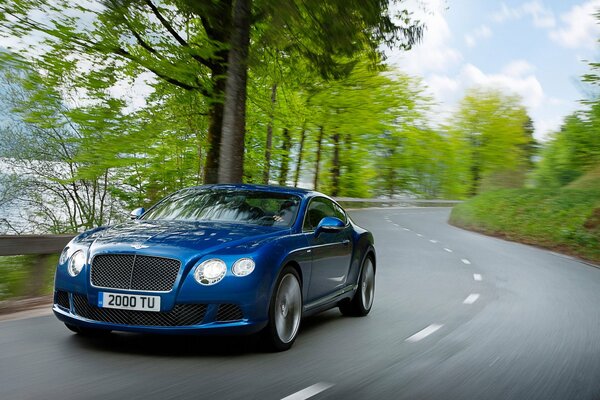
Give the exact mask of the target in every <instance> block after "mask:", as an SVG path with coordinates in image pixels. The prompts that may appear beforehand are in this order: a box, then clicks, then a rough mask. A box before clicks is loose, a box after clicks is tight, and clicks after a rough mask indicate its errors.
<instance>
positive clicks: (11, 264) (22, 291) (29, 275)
mask: <svg viewBox="0 0 600 400" xmlns="http://www.w3.org/2000/svg"><path fill="white" fill-rule="evenodd" d="M37 261H38V256H9V257H0V301H1V300H6V299H12V298H16V297H30V296H32V295H33V296H40V295H46V294H50V293H52V287H53V286H54V271H55V269H56V268H55V267H56V264H57V263H58V254H57V255H54V256H51V257H48V258H47V259H46V260H45V262H44V263H43V264H42V265H40V266H39V267H40V268H39V269H38V268H35V266H36V263H37ZM40 281H41V282H40ZM34 282H35V284H39V290H40V292H39V293H31V284H32V283H34Z"/></svg>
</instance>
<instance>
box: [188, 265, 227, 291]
mask: <svg viewBox="0 0 600 400" xmlns="http://www.w3.org/2000/svg"><path fill="white" fill-rule="evenodd" d="M226 272H227V265H225V262H223V261H222V260H219V259H217V258H213V259H211V260H206V261H204V262H203V263H202V264H200V265H198V266H197V267H196V272H194V278H195V279H196V281H197V282H198V283H199V284H201V285H205V286H208V285H214V284H215V283H217V282H219V281H220V280H221V279H223V278H224V277H225V273H226Z"/></svg>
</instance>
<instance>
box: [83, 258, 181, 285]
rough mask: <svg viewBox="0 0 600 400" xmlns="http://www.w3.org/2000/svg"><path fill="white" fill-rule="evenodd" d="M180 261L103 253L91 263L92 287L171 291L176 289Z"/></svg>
mask: <svg viewBox="0 0 600 400" xmlns="http://www.w3.org/2000/svg"><path fill="white" fill-rule="evenodd" d="M180 267H181V262H180V261H179V260H173V259H171V258H163V257H152V256H138V255H134V254H101V255H98V256H96V257H94V259H93V260H92V271H91V280H92V285H94V286H97V287H104V288H113V289H132V290H147V291H156V292H159V291H164V292H166V291H169V290H171V289H173V285H174V284H175V280H176V279H177V273H178V272H179V268H180Z"/></svg>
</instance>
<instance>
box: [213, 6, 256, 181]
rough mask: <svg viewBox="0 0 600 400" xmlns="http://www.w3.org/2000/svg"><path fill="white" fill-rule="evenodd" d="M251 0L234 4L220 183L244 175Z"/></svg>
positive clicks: (222, 135) (240, 177) (220, 160)
mask: <svg viewBox="0 0 600 400" xmlns="http://www.w3.org/2000/svg"><path fill="white" fill-rule="evenodd" d="M251 2H252V1H251V0H236V1H235V4H234V6H233V21H232V25H233V26H232V32H231V42H230V45H231V47H230V49H229V57H228V60H227V65H228V68H227V82H226V85H225V104H224V108H223V130H222V133H221V148H220V157H219V182H220V183H240V182H242V178H243V175H244V136H245V133H246V129H245V126H246V83H247V80H248V50H249V47H250V18H251Z"/></svg>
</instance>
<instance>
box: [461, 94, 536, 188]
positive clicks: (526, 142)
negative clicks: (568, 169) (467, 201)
mask: <svg viewBox="0 0 600 400" xmlns="http://www.w3.org/2000/svg"><path fill="white" fill-rule="evenodd" d="M528 124H530V118H529V117H528V116H527V112H526V110H525V107H524V106H523V105H521V101H520V99H519V98H518V97H516V96H512V95H506V94H503V93H502V92H500V91H497V90H485V89H477V88H476V89H472V90H470V91H468V92H467V95H466V96H465V97H464V98H463V100H462V101H461V103H460V108H459V110H458V112H457V113H456V115H455V116H454V118H453V120H452V122H451V127H450V136H451V137H452V139H451V142H452V147H453V150H454V153H453V154H454V157H455V159H454V160H453V163H452V164H454V168H455V171H456V172H457V173H460V175H457V176H456V179H458V181H460V182H462V184H460V185H457V186H455V187H454V188H453V190H456V191H457V192H458V193H457V194H458V195H459V196H461V197H463V196H464V195H466V194H470V195H474V194H477V193H481V192H483V191H486V190H491V189H495V188H501V187H520V186H522V185H523V184H524V176H525V173H524V172H525V170H526V169H527V168H528V166H529V162H530V159H531V156H532V154H531V148H530V144H531V143H532V141H533V138H532V132H531V130H530V129H528ZM456 164H462V165H460V166H459V165H456ZM511 177H512V178H511ZM461 192H462V193H461Z"/></svg>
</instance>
